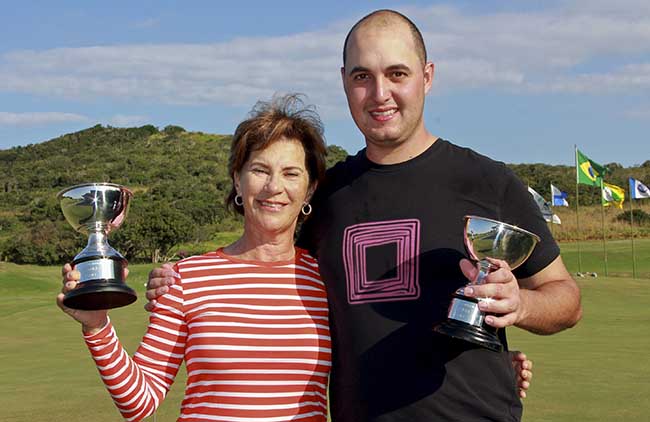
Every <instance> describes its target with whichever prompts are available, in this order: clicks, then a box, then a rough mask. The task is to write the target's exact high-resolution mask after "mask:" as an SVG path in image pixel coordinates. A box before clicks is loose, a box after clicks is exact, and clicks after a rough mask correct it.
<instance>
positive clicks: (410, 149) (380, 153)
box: [366, 132, 439, 165]
mask: <svg viewBox="0 0 650 422" xmlns="http://www.w3.org/2000/svg"><path fill="white" fill-rule="evenodd" d="M438 139H439V138H438V137H437V136H435V135H432V134H430V133H428V132H426V133H425V134H424V135H423V136H421V137H419V138H415V139H410V140H408V141H404V142H401V143H399V144H397V145H387V146H382V145H377V144H374V143H372V142H370V141H368V140H366V157H367V158H368V160H370V161H372V162H373V163H376V164H383V165H388V164H399V163H404V162H406V161H409V160H411V159H413V158H415V157H417V156H418V155H420V154H422V153H423V152H424V151H426V150H427V149H429V147H431V145H433V144H434V142H436V141H437V140H438Z"/></svg>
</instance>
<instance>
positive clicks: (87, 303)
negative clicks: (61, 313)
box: [63, 280, 138, 311]
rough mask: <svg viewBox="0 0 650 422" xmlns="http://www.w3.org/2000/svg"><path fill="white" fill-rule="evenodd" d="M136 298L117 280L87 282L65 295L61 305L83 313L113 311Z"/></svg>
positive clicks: (130, 289) (128, 288) (127, 287)
mask: <svg viewBox="0 0 650 422" xmlns="http://www.w3.org/2000/svg"><path fill="white" fill-rule="evenodd" d="M137 298H138V296H137V295H136V293H135V290H133V289H132V288H130V287H129V286H127V285H126V284H124V283H122V282H120V281H117V280H89V281H84V282H83V283H80V284H79V285H78V286H77V287H76V288H75V289H73V290H70V291H69V292H68V293H66V295H65V297H64V298H63V304H64V305H65V306H67V307H68V308H73V309H80V310H84V311H96V310H98V309H113V308H119V307H122V306H126V305H130V304H131V303H133V302H135V301H136V299H137Z"/></svg>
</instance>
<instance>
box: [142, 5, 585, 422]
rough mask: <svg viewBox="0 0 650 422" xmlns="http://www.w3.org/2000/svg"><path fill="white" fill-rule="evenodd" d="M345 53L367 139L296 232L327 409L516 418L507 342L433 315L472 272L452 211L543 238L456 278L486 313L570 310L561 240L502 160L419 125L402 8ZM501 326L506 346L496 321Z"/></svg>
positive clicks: (542, 315) (425, 84)
mask: <svg viewBox="0 0 650 422" xmlns="http://www.w3.org/2000/svg"><path fill="white" fill-rule="evenodd" d="M343 64H344V65H343V68H342V69H341V76H342V79H343V87H344V89H345V93H346V97H347V100H348V105H349V108H350V112H351V114H352V117H353V119H354V121H355V123H356V124H357V126H358V127H359V130H360V131H361V132H362V133H363V135H364V137H365V141H366V148H365V149H363V150H361V151H360V152H359V153H358V154H357V155H356V156H353V157H349V158H348V159H347V160H346V161H345V162H342V163H339V164H338V165H336V166H335V167H334V168H332V169H330V171H329V172H328V175H327V178H326V181H325V183H324V184H323V185H322V186H321V187H319V189H318V191H317V193H316V195H315V197H314V198H313V201H312V205H313V209H314V212H313V214H312V216H311V217H310V219H308V220H307V221H306V222H305V224H304V226H303V230H302V232H301V236H300V240H299V243H300V244H302V245H303V246H306V247H308V249H309V250H310V251H312V252H313V253H314V254H315V255H316V256H317V257H318V260H319V265H320V270H321V274H322V277H323V280H324V281H325V283H326V285H327V289H328V300H329V304H330V325H331V330H332V340H333V345H334V346H333V348H334V359H333V363H332V365H333V366H332V372H331V377H330V411H331V417H332V420H333V421H335V422H341V421H342V422H360V421H438V420H449V421H479V420H480V421H483V420H494V421H516V420H519V419H520V418H521V412H522V409H521V403H520V401H519V399H518V397H517V393H516V388H515V385H514V382H515V381H514V374H513V370H512V367H511V365H510V358H509V356H508V354H507V353H496V352H493V351H489V350H486V349H482V348H479V347H476V346H474V345H471V344H469V343H465V342H461V341H457V340H452V339H450V338H447V337H445V336H441V335H437V334H435V333H434V332H433V330H432V328H433V326H435V325H436V324H437V323H439V322H441V321H443V320H444V319H445V318H446V312H447V308H448V306H449V302H450V300H451V294H452V293H453V292H454V291H455V290H456V289H457V288H459V287H461V286H463V285H464V284H465V283H467V279H470V280H473V279H474V278H475V276H476V271H477V270H476V268H475V267H474V266H473V265H472V264H471V263H470V262H469V261H467V260H466V259H463V257H464V256H465V252H464V245H463V238H462V232H463V216H464V215H466V214H475V215H480V216H484V217H488V218H494V219H497V220H501V221H505V222H508V223H512V224H516V225H518V226H520V227H523V228H525V229H528V230H530V231H532V232H535V233H537V234H538V235H540V237H541V238H542V241H541V242H540V244H539V245H538V246H537V247H536V249H535V251H534V252H533V254H532V255H531V257H530V258H529V259H528V260H527V261H526V263H525V264H524V265H522V266H521V267H520V268H518V269H517V270H516V271H515V272H514V273H513V272H512V271H510V269H509V268H508V266H507V264H506V263H504V262H498V263H497V265H498V269H497V270H495V271H494V272H492V273H491V274H490V275H489V276H488V277H487V279H486V284H484V285H481V286H475V287H473V288H471V289H466V290H465V292H466V294H467V295H471V296H474V297H492V298H494V300H493V301H490V302H489V303H488V302H481V309H482V310H483V311H485V312H488V313H490V314H493V315H490V316H488V317H487V319H486V322H487V324H490V325H492V326H494V327H506V326H511V325H516V326H518V327H520V328H523V329H526V330H529V331H532V332H535V333H540V334H551V333H554V332H557V331H560V330H562V329H564V328H567V327H570V326H573V325H574V324H575V323H577V321H578V320H579V319H580V317H581V308H580V293H579V289H578V287H577V285H576V284H575V282H574V281H573V279H572V278H571V277H570V275H569V273H568V272H567V270H566V268H565V267H564V264H563V263H562V260H561V258H560V256H559V248H558V247H557V245H556V243H555V242H554V241H553V239H552V237H551V235H550V233H549V231H548V228H547V226H546V223H545V222H544V220H543V218H542V217H541V215H540V213H539V210H538V208H537V206H536V205H535V204H534V203H533V202H532V200H531V197H530V194H528V192H527V191H526V188H525V186H523V184H522V183H521V182H520V181H519V180H518V179H517V178H516V177H515V176H514V174H513V173H512V172H510V171H509V170H508V169H507V168H506V166H505V165H503V164H502V163H498V162H494V161H492V160H490V159H488V158H486V157H483V156H480V155H479V154H476V153H475V152H473V151H471V150H468V149H465V148H460V147H457V146H455V145H453V144H451V143H449V142H448V141H445V140H443V139H440V138H438V137H436V136H434V135H432V134H431V133H430V132H429V131H428V130H427V129H426V127H425V125H424V120H423V112H424V98H425V95H426V94H427V93H428V92H429V90H430V89H431V84H432V81H433V75H434V65H433V63H431V62H428V61H427V59H426V50H425V48H424V42H423V41H422V36H421V35H420V32H419V31H418V29H417V28H416V27H415V25H413V23H412V22H411V21H410V20H408V18H406V17H405V16H403V15H401V14H399V13H397V12H394V11H388V10H380V11H376V12H373V13H371V14H370V15H368V16H366V17H364V18H363V19H361V20H360V21H359V22H357V24H355V25H354V27H353V28H352V29H351V31H350V33H349V34H348V37H347V38H346V41H345V46H344V52H343ZM157 275H160V274H153V277H156V276H157ZM160 289H163V288H160ZM159 292H160V290H159V291H158V292H155V291H154V290H151V291H150V292H148V297H149V298H152V297H154V296H155V293H159ZM500 338H501V341H502V343H503V344H504V345H505V346H506V347H507V341H506V337H505V330H500Z"/></svg>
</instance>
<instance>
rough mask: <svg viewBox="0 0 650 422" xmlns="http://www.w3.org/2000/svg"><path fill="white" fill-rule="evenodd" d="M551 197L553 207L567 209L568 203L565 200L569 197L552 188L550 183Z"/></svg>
mask: <svg viewBox="0 0 650 422" xmlns="http://www.w3.org/2000/svg"><path fill="white" fill-rule="evenodd" d="M551 196H552V201H553V206H554V207H568V206H569V201H567V200H566V199H567V198H568V197H569V195H567V193H566V192H562V191H561V190H560V189H558V188H556V187H555V186H553V184H552V183H551Z"/></svg>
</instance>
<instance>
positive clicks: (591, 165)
mask: <svg viewBox="0 0 650 422" xmlns="http://www.w3.org/2000/svg"><path fill="white" fill-rule="evenodd" d="M576 159H577V160H576V161H577V166H576V178H577V182H578V183H582V184H583V185H591V186H598V187H600V186H601V183H602V181H603V174H605V171H606V168H605V167H604V166H601V165H600V164H598V163H596V162H595V161H593V160H591V159H589V157H587V156H586V155H584V154H583V153H581V152H580V150H578V149H576Z"/></svg>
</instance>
